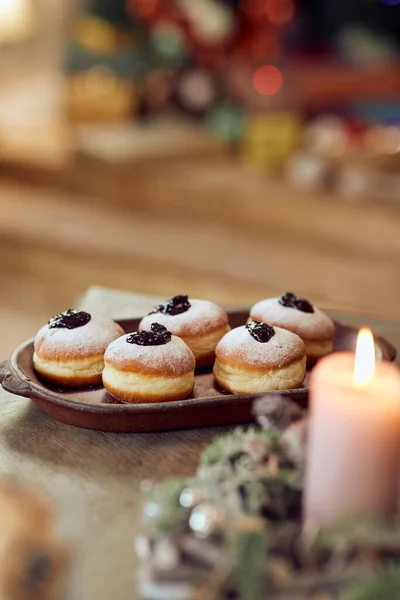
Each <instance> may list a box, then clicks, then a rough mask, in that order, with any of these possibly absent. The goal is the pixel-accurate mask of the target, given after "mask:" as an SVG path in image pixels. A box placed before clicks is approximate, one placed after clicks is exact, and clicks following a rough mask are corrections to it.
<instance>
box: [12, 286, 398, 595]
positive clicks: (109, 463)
mask: <svg viewBox="0 0 400 600" xmlns="http://www.w3.org/2000/svg"><path fill="white" fill-rule="evenodd" d="M157 300H158V299H157V298H154V297H144V296H140V295H135V294H126V293H123V294H122V295H121V294H120V293H118V292H111V291H107V290H102V289H98V288H95V289H92V290H89V292H88V293H87V294H86V295H85V297H84V298H82V299H81V302H80V305H81V306H82V307H84V308H86V309H87V310H90V311H92V312H93V313H96V314H108V315H110V316H112V317H114V318H117V317H123V316H126V315H127V310H129V314H130V316H132V317H133V316H140V314H142V313H143V312H144V311H145V310H147V309H148V308H149V307H152V306H153V305H154V303H155V302H157ZM127 305H129V308H128V309H127ZM333 316H334V317H335V318H340V319H341V320H345V321H347V322H349V323H351V324H354V325H357V326H359V325H361V324H365V323H367V324H369V325H370V326H371V328H372V329H373V330H374V331H375V332H376V333H377V334H380V335H383V336H385V337H386V338H387V339H389V340H390V341H391V342H392V343H393V344H394V345H395V346H396V347H397V348H400V322H398V321H392V320H385V319H379V318H371V319H366V318H365V317H357V316H354V315H352V316H350V315H347V316H345V315H337V314H336V315H333ZM228 429H229V428H228V427H226V428H220V427H215V428H207V429H198V430H196V429H194V430H190V431H177V432H170V433H168V432H166V433H158V434H112V433H103V432H95V431H89V430H84V429H77V428H73V427H70V426H67V425H64V424H62V423H58V422H57V421H55V420H52V419H50V418H49V417H47V416H46V415H44V414H43V413H41V411H40V410H39V409H38V408H36V406H35V405H34V404H33V403H32V402H31V401H30V400H26V399H24V398H18V397H15V396H11V395H10V394H8V393H6V392H4V391H3V390H1V388H0V471H1V473H3V474H4V473H13V474H15V475H17V476H18V477H21V478H22V479H24V480H28V481H33V482H35V483H37V484H40V485H42V486H44V487H45V488H47V490H48V491H49V494H51V495H52V496H54V497H55V498H56V499H57V500H58V502H59V503H60V515H61V518H60V526H61V529H62V531H63V534H64V535H65V537H66V538H67V539H70V540H71V543H72V544H73V546H74V548H75V554H74V557H75V561H74V564H75V569H76V571H77V572H76V582H75V583H74V585H75V586H76V589H75V590H74V592H73V593H72V598H73V600H81V599H82V600H92V599H93V600H109V599H110V598H115V599H118V600H134V599H135V598H137V595H136V592H135V575H136V570H137V561H136V557H135V553H134V551H133V540H134V538H135V535H136V534H137V533H138V531H140V527H141V513H140V504H141V493H140V491H139V483H140V481H141V480H142V479H144V478H146V479H153V480H161V479H164V478H165V477H170V476H179V475H185V474H192V473H193V472H194V469H195V465H196V462H197V460H198V456H199V452H200V450H201V449H202V448H203V447H204V446H205V445H206V444H207V443H208V442H209V441H210V440H211V439H212V437H213V436H214V435H215V434H217V433H220V432H221V431H227V430H228Z"/></svg>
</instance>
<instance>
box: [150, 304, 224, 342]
mask: <svg viewBox="0 0 400 600" xmlns="http://www.w3.org/2000/svg"><path fill="white" fill-rule="evenodd" d="M189 302H190V304H191V306H190V308H189V310H187V311H186V312H183V313H180V314H179V315H168V314H164V313H159V312H158V313H154V314H151V315H147V316H146V317H143V319H142V320H141V322H140V324H139V329H150V325H151V324H152V323H161V325H165V327H166V328H167V329H168V331H170V332H171V333H173V334H174V335H178V336H183V337H190V336H192V335H193V336H194V335H202V334H204V333H209V332H210V331H214V330H215V329H219V328H220V327H225V326H226V325H227V324H228V316H227V314H226V312H225V311H224V310H223V309H222V308H221V307H220V306H218V305H217V304H214V303H213V302H209V301H208V300H198V299H195V298H193V299H192V298H190V299H189Z"/></svg>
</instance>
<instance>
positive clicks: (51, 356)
mask: <svg viewBox="0 0 400 600" xmlns="http://www.w3.org/2000/svg"><path fill="white" fill-rule="evenodd" d="M123 333H124V330H123V329H122V327H120V326H119V325H118V324H117V323H115V322H114V321H112V320H111V319H104V318H95V317H91V315H89V313H86V312H84V311H76V310H71V309H70V310H68V311H64V312H63V313H60V314H59V315H56V316H55V317H53V318H52V319H50V321H49V323H48V324H47V325H44V327H42V328H41V329H40V331H39V332H38V334H37V335H36V338H35V343H34V346H35V351H34V355H33V365H34V367H35V371H36V372H37V373H38V374H39V375H40V376H41V377H42V378H43V379H45V380H46V381H49V382H50V383H53V384H55V385H60V386H66V387H86V386H90V385H99V384H101V374H102V371H103V368H104V352H105V350H106V348H107V346H108V345H109V344H110V343H111V342H112V341H113V340H115V339H117V338H118V337H120V336H121V335H122V334H123Z"/></svg>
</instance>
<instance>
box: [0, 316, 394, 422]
mask: <svg viewBox="0 0 400 600" xmlns="http://www.w3.org/2000/svg"><path fill="white" fill-rule="evenodd" d="M245 312H248V310H246V309H244V310H243V309H241V310H240V309H239V310H230V311H228V315H241V314H243V313H245ZM139 320H140V319H139V318H136V317H132V318H131V319H116V322H117V323H119V324H120V325H121V326H122V327H123V326H124V324H126V323H127V322H131V321H139ZM334 322H335V325H340V326H344V327H347V328H349V329H353V330H357V327H354V326H353V325H348V324H347V323H344V322H341V321H339V320H334ZM374 338H375V342H376V343H378V345H379V347H380V348H381V350H382V351H384V352H385V353H386V355H387V359H386V360H389V361H391V362H394V361H395V359H396V356H397V350H396V348H395V347H394V346H393V345H392V344H391V343H390V342H389V341H388V340H386V339H384V338H382V337H381V336H376V335H374ZM33 342H34V338H30V339H29V340H27V341H25V342H22V344H20V345H19V346H17V348H15V349H14V351H13V352H12V354H11V356H10V358H9V359H8V361H5V363H2V364H1V365H0V367H1V366H3V365H4V367H3V368H4V369H5V371H7V372H5V373H4V377H3V378H2V377H1V376H0V382H1V381H2V379H3V380H4V381H3V382H2V384H3V387H4V389H6V390H7V391H9V392H10V393H13V394H17V395H20V396H24V397H28V398H31V399H32V400H34V399H38V400H42V401H43V400H44V401H47V402H51V403H53V404H56V405H58V406H61V407H63V408H67V409H68V408H69V409H71V410H77V411H82V412H92V413H96V414H117V413H126V412H127V411H128V412H129V413H132V414H134V413H136V412H140V413H150V414H151V413H153V412H160V411H163V410H166V409H168V408H169V409H173V408H175V409H179V408H181V407H182V406H185V407H189V406H197V405H202V406H204V407H206V406H208V405H211V404H212V405H215V403H216V402H218V403H219V404H222V405H223V404H225V403H226V404H229V403H230V402H231V401H232V396H233V397H235V400H238V401H240V399H244V400H249V398H254V399H255V398H258V397H260V396H264V395H265V394H266V393H268V395H287V396H291V397H296V396H299V397H304V396H305V395H307V394H308V389H309V388H307V387H303V388H297V389H293V390H274V391H271V392H262V393H257V394H226V395H219V396H207V397H204V398H188V399H185V400H177V401H173V402H155V403H122V402H121V403H120V402H117V403H115V404H106V403H104V404H84V403H83V402H77V401H75V400H73V399H71V398H68V396H67V395H66V396H65V397H63V395H61V394H60V393H58V392H57V391H53V390H48V389H45V388H43V387H42V386H41V385H39V384H37V383H36V382H34V381H32V380H30V379H29V378H28V377H27V376H26V375H25V374H24V372H23V371H22V370H21V369H20V367H19V365H18V357H19V355H20V354H21V352H22V351H23V350H25V349H26V348H27V347H29V346H32V347H33ZM9 376H11V377H12V378H13V379H14V378H16V379H17V381H18V382H20V388H21V389H19V390H18V391H16V390H15V391H14V390H13V389H11V388H13V387H14V386H12V385H7V383H8V381H7V380H8V377H9ZM99 388H101V386H99Z"/></svg>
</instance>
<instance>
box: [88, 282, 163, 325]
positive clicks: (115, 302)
mask: <svg viewBox="0 0 400 600" xmlns="http://www.w3.org/2000/svg"><path fill="white" fill-rule="evenodd" d="M164 301H165V298H163V297H157V296H147V295H146V294H136V293H135V292H126V291H123V290H113V289H109V288H105V287H99V286H93V287H90V288H89V289H88V290H87V291H86V292H85V294H84V295H83V296H82V298H81V299H80V301H79V303H78V305H79V308H80V309H81V310H86V311H87V312H90V314H92V315H93V316H96V317H111V318H112V319H130V318H132V319H136V318H139V317H143V315H146V314H147V313H148V312H149V311H150V310H151V309H152V308H153V307H154V306H156V305H157V304H160V303H161V302H164Z"/></svg>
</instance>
